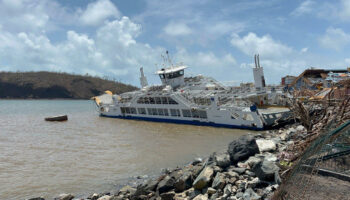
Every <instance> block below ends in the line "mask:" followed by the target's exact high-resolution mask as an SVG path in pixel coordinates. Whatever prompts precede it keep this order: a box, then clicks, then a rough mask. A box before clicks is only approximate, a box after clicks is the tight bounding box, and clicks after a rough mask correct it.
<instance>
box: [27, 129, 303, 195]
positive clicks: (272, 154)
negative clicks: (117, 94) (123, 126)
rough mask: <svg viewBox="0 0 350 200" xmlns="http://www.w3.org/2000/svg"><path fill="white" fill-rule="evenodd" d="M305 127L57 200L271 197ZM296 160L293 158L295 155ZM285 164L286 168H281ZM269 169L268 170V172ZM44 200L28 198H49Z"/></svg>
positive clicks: (255, 137)
mask: <svg viewBox="0 0 350 200" xmlns="http://www.w3.org/2000/svg"><path fill="white" fill-rule="evenodd" d="M306 132H307V131H306V129H305V128H304V127H303V126H302V125H299V124H293V125H287V126H285V127H282V128H279V129H275V130H265V131H262V133H259V134H248V135H245V136H241V137H240V138H238V139H236V140H234V141H232V142H231V143H230V144H229V146H228V148H226V149H227V151H222V152H213V153H212V154H211V155H210V156H209V157H207V158H205V159H200V158H197V159H194V160H193V161H192V162H191V163H189V164H187V165H184V166H181V167H177V168H173V169H171V168H167V169H164V170H162V171H161V172H160V173H158V175H157V173H155V174H152V175H140V176H137V177H130V179H128V180H125V184H123V183H121V184H118V185H116V186H115V189H113V191H110V192H101V191H100V192H98V191H96V193H94V194H83V195H79V196H76V197H74V196H73V195H72V194H61V195H59V196H58V197H56V198H54V199H55V200H72V199H91V200H119V199H196V200H198V199H217V198H221V199H228V198H230V199H244V198H250V199H265V198H271V197H272V195H273V193H274V191H275V190H277V188H278V186H279V184H281V177H280V174H281V173H283V171H282V170H283V168H284V167H285V166H288V165H289V162H288V160H292V159H293V158H289V157H288V156H287V157H286V156H284V158H281V155H285V154H286V151H287V150H288V148H289V147H290V146H292V145H293V144H294V141H293V138H292V137H293V136H295V135H304V134H306ZM292 157H293V156H292ZM286 160H287V161H286ZM281 161H284V163H283V162H282V163H283V164H284V165H285V166H281ZM266 169H267V170H266ZM44 199H45V198H43V197H36V198H29V199H28V200H44Z"/></svg>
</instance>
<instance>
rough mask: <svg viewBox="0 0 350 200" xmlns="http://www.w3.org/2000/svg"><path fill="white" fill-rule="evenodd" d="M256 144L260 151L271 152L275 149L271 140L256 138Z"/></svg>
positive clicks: (274, 144)
mask: <svg viewBox="0 0 350 200" xmlns="http://www.w3.org/2000/svg"><path fill="white" fill-rule="evenodd" d="M256 144H257V145H258V147H259V151H260V152H272V151H275V150H276V143H275V142H274V141H273V140H266V139H257V140H256Z"/></svg>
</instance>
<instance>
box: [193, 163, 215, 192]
mask: <svg viewBox="0 0 350 200" xmlns="http://www.w3.org/2000/svg"><path fill="white" fill-rule="evenodd" d="M213 175H214V170H213V169H212V168H211V167H205V168H204V169H203V170H202V171H201V173H200V174H199V175H198V177H197V178H196V180H194V182H193V187H194V188H195V189H197V190H201V189H203V188H204V187H207V185H208V184H209V182H210V181H211V178H212V177H213Z"/></svg>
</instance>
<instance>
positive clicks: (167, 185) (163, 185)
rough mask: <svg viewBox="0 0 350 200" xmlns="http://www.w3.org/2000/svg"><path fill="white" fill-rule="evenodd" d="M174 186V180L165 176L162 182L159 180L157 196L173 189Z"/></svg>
mask: <svg viewBox="0 0 350 200" xmlns="http://www.w3.org/2000/svg"><path fill="white" fill-rule="evenodd" d="M174 184H175V180H174V179H173V178H171V177H170V176H165V177H164V178H163V180H161V181H160V182H159V183H158V187H157V190H158V192H159V194H162V193H165V192H168V191H170V190H172V189H174Z"/></svg>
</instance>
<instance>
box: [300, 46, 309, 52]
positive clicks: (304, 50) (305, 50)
mask: <svg viewBox="0 0 350 200" xmlns="http://www.w3.org/2000/svg"><path fill="white" fill-rule="evenodd" d="M308 50H309V48H307V47H304V48H302V49H301V50H300V52H301V53H306V52H307V51H308Z"/></svg>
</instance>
